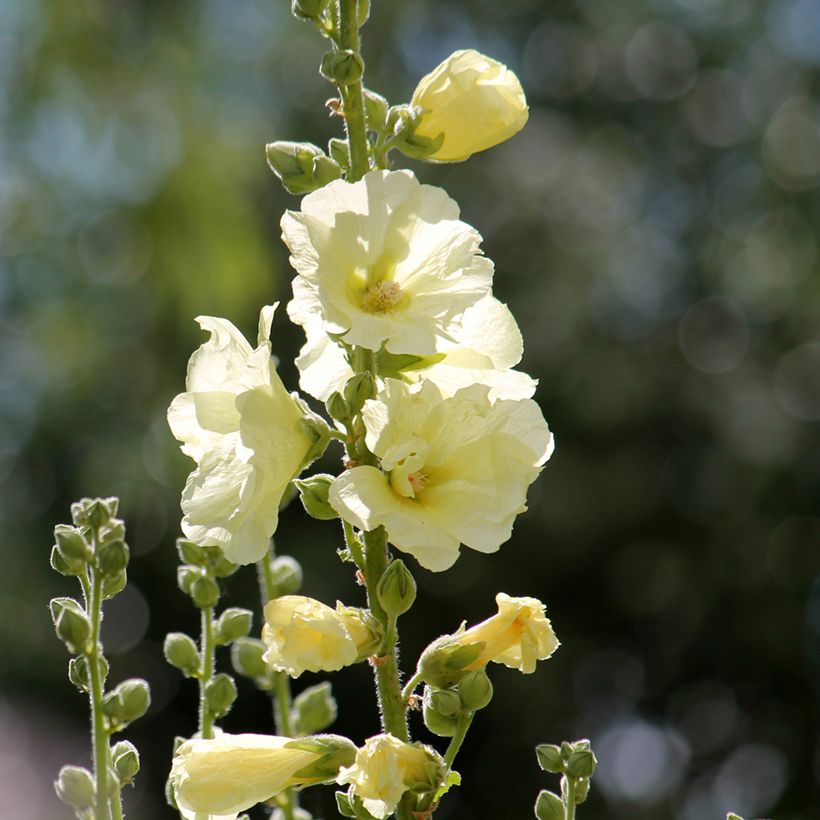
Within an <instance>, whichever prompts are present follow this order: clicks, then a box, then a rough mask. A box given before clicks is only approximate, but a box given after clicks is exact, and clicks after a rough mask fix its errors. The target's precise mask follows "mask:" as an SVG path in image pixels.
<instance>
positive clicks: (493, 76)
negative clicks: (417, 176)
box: [412, 49, 529, 162]
mask: <svg viewBox="0 0 820 820" xmlns="http://www.w3.org/2000/svg"><path fill="white" fill-rule="evenodd" d="M412 104H413V105H414V106H417V107H418V108H420V109H421V110H422V116H421V120H420V122H419V124H418V126H417V127H416V130H415V134H416V135H417V136H420V137H426V138H428V139H435V138H436V137H438V136H439V135H440V134H444V142H443V143H442V144H441V146H440V147H439V148H438V150H436V151H435V153H434V154H432V155H431V156H429V157H426V158H427V159H432V160H437V161H439V162H460V161H461V160H465V159H467V157H469V156H470V155H471V154H475V153H476V152H478V151H483V150H485V149H486V148H492V147H493V146H494V145H498V143H500V142H503V141H504V140H507V139H509V138H510V137H511V136H513V134H515V133H517V132H518V131H520V130H521V129H522V128H523V127H524V124H525V123H526V122H527V117H528V116H529V113H528V109H527V100H526V98H525V97H524V91H523V89H522V88H521V83H520V82H519V81H518V77H516V76H515V73H514V72H512V71H510V69H508V68H507V67H506V66H504V65H502V64H501V63H499V62H497V61H496V60H493V59H491V58H490V57H485V56H484V55H483V54H479V53H478V52H477V51H474V50H472V49H467V50H466V51H456V52H455V53H454V54H451V55H450V56H449V57H448V58H447V59H446V60H445V61H444V62H443V63H441V64H440V65H439V66H437V67H436V68H435V69H434V70H433V71H431V72H430V73H429V74H428V75H427V76H425V77H423V78H422V79H421V81H420V82H419V84H418V86H417V87H416V90H415V91H414V92H413V99H412Z"/></svg>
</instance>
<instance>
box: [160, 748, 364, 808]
mask: <svg viewBox="0 0 820 820" xmlns="http://www.w3.org/2000/svg"><path fill="white" fill-rule="evenodd" d="M355 752H356V747H355V746H354V745H353V744H352V743H351V742H350V741H349V740H347V738H344V737H339V736H338V735H314V736H312V737H307V738H301V739H299V740H294V739H293V738H289V737H277V736H275V735H257V734H240V735H231V734H227V733H225V734H220V735H218V736H217V737H215V738H211V739H209V740H205V739H203V738H194V739H192V740H186V741H185V743H183V744H182V745H181V746H180V747H179V748H178V749H177V751H176V752H175V753H174V760H173V763H172V765H171V775H170V782H171V787H172V789H173V792H174V797H175V799H176V802H177V805H178V806H179V808H180V810H181V811H182V814H183V816H184V817H186V818H190V819H191V820H204V818H213V820H218V819H219V818H235V817H236V815H237V814H238V813H239V812H241V811H244V810H245V809H249V808H250V807H251V806H255V805H256V804H257V803H261V802H262V801H264V800H268V799H269V798H271V797H273V796H274V795H276V794H278V793H279V792H281V791H282V790H283V789H286V788H288V787H289V786H307V785H311V784H314V783H324V782H327V781H330V780H333V779H334V778H335V777H336V775H337V773H338V771H339V769H340V768H341V767H342V766H346V765H349V764H350V763H351V762H352V761H353V759H354V756H355Z"/></svg>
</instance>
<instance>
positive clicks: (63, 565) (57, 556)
mask: <svg viewBox="0 0 820 820" xmlns="http://www.w3.org/2000/svg"><path fill="white" fill-rule="evenodd" d="M50 564H51V568H52V569H53V570H54V571H55V572H59V573H60V575H66V576H69V577H79V576H81V575H83V574H84V573H85V568H86V566H87V564H86V562H85V561H81V560H77V559H75V558H68V557H67V556H66V555H64V554H63V553H62V552H61V551H60V547H59V546H58V545H57V544H55V545H54V546H53V547H52V548H51V558H50Z"/></svg>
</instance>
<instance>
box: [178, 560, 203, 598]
mask: <svg viewBox="0 0 820 820" xmlns="http://www.w3.org/2000/svg"><path fill="white" fill-rule="evenodd" d="M203 574H204V573H203V570H201V569H200V568H199V567H192V566H189V565H188V564H183V565H182V566H181V567H177V586H178V587H179V588H180V589H181V590H182V591H183V592H184V593H186V594H188V595H190V594H191V585H192V584H193V583H194V581H195V580H196V579H197V578H201V577H202V575H203Z"/></svg>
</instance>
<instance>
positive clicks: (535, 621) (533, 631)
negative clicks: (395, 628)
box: [419, 592, 560, 687]
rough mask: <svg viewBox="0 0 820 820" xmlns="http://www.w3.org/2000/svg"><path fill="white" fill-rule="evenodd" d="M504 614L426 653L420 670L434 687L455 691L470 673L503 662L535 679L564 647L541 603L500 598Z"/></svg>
mask: <svg viewBox="0 0 820 820" xmlns="http://www.w3.org/2000/svg"><path fill="white" fill-rule="evenodd" d="M495 601H496V604H498V613H497V614H496V615H493V616H492V617H490V618H487V620H486V621H482V622H481V623H480V624H477V625H476V626H472V627H470V628H469V629H466V630H465V629H464V628H463V625H462V628H461V629H459V630H458V632H456V633H455V634H453V635H443V636H442V637H441V638H438V639H436V640H435V641H433V643H432V644H430V646H429V647H427V649H425V650H424V652H423V653H422V656H421V659H420V661H419V671H420V672H421V673H422V674H423V675H424V679H425V680H426V681H427V682H428V683H430V684H432V685H433V686H442V687H446V686H451V685H452V684H453V683H456V682H457V681H458V680H460V679H461V678H462V677H463V676H464V675H465V674H466V673H467V672H470V671H472V670H473V669H479V668H481V667H482V666H486V665H487V664H488V663H490V662H493V663H503V664H504V665H505V666H509V667H510V668H511V669H517V670H518V671H519V672H524V673H525V674H529V673H532V672H534V671H535V667H536V663H537V661H541V660H545V659H547V658H549V657H550V656H551V655H552V653H553V652H555V650H556V649H557V648H558V647H559V645H560V644H559V642H558V639H557V638H556V637H555V633H554V632H553V630H552V624H551V623H550V622H549V620H548V619H547V617H546V614H545V613H546V607H545V606H544V604H542V603H541V601H539V600H538V599H537V598H527V597H521V598H513V597H511V596H510V595H506V594H505V593H503V592H499V593H498V595H496V596H495Z"/></svg>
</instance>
